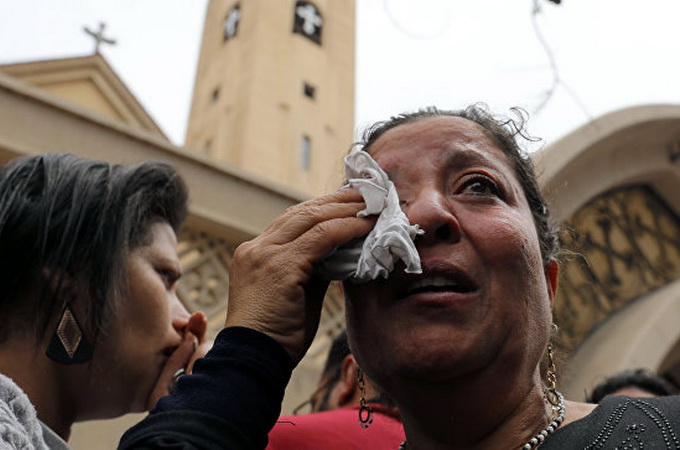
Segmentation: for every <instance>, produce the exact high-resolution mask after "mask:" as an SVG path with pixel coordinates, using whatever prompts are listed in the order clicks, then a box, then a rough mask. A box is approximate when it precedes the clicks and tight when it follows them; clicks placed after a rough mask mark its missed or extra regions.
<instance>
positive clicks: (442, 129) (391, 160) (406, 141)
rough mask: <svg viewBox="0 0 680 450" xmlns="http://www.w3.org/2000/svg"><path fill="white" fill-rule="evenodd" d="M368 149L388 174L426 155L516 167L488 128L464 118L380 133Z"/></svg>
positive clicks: (412, 124) (428, 121)
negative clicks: (491, 135)
mask: <svg viewBox="0 0 680 450" xmlns="http://www.w3.org/2000/svg"><path fill="white" fill-rule="evenodd" d="M368 152H369V153H370V154H371V156H372V157H373V158H374V159H375V160H376V161H377V162H378V164H379V165H380V166H381V167H382V168H383V169H384V170H385V171H386V172H387V173H388V174H390V173H392V172H396V171H398V169H399V167H401V166H403V165H405V164H406V165H408V164H409V162H412V161H413V160H414V159H415V158H420V157H424V156H425V155H427V157H428V158H435V159H436V158H439V159H441V161H440V163H441V164H444V163H445V161H448V160H451V159H452V158H455V159H458V160H460V161H464V160H469V161H470V162H474V161H478V162H483V163H486V164H497V165H502V166H504V168H507V169H511V170H512V164H511V162H510V159H509V158H508V155H507V154H506V153H505V152H504V151H503V150H502V149H501V148H500V147H499V146H498V144H497V143H496V142H495V141H494V140H493V139H492V138H491V137H490V136H489V135H488V133H487V132H486V130H485V129H484V128H483V127H482V126H481V125H479V124H477V123H475V122H473V121H471V120H468V119H464V118H461V117H451V116H443V117H442V116H438V117H428V118H423V119H419V120H417V121H415V122H410V123H406V124H402V125H398V126H396V127H394V128H392V129H390V130H388V131H386V132H385V133H384V134H383V135H382V136H380V137H379V138H378V139H377V140H376V141H375V142H374V143H373V145H372V146H371V147H370V148H369V149H368ZM513 172H514V170H513Z"/></svg>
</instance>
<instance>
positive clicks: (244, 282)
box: [226, 188, 375, 364]
mask: <svg viewBox="0 0 680 450" xmlns="http://www.w3.org/2000/svg"><path fill="white" fill-rule="evenodd" d="M365 206H366V205H365V204H364V201H363V198H362V197H361V195H360V194H359V193H358V192H357V191H355V190H354V189H349V188H343V189H340V190H338V191H336V192H335V193H333V194H329V195H325V196H323V197H319V198H317V199H314V200H310V201H307V202H304V203H301V204H299V205H295V206H292V207H290V208H288V209H287V210H286V211H285V212H284V213H283V214H282V215H281V216H279V217H278V218H277V219H276V220H275V221H274V222H273V223H272V224H271V225H270V226H269V227H268V228H267V229H266V230H265V231H264V232H263V233H262V234H261V235H259V236H258V237H256V238H255V239H253V240H252V241H249V242H246V243H244V244H241V245H240V246H239V247H238V249H237V250H236V252H235V254H234V259H233V261H232V264H231V270H230V277H229V279H230V282H229V302H228V305H227V322H226V326H244V327H249V328H253V329H255V330H258V331H261V332H263V333H266V334H268V335H269V336H271V337H272V338H274V339H275V340H276V341H278V342H279V343H280V344H281V345H282V346H283V347H284V349H285V350H286V351H287V352H288V354H289V355H290V357H291V360H292V362H293V363H294V364H297V363H298V362H299V361H300V359H302V357H303V356H304V353H305V352H306V351H307V348H308V347H309V345H310V344H311V342H312V339H313V338H314V335H315V334H316V330H317V328H318V326H319V318H320V315H321V306H322V301H323V297H324V295H325V293H326V290H327V288H328V281H324V280H322V279H321V278H320V277H318V276H315V269H314V266H315V264H316V263H318V262H319V261H321V260H322V259H323V258H324V257H325V256H327V255H328V254H329V253H330V252H331V251H332V250H333V249H335V248H336V247H339V246H340V245H342V244H344V243H346V242H348V241H350V240H352V239H356V238H359V237H362V236H365V235H366V234H368V233H369V231H370V230H371V228H372V227H373V225H374V224H375V218H373V217H369V218H357V217H356V214H357V213H358V212H359V211H361V210H362V209H364V208H365Z"/></svg>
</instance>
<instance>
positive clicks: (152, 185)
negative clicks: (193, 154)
mask: <svg viewBox="0 0 680 450" xmlns="http://www.w3.org/2000/svg"><path fill="white" fill-rule="evenodd" d="M187 196H188V194H187V189H186V186H185V184H184V182H183V181H182V179H181V177H180V176H179V175H178V174H177V172H176V171H175V170H174V169H173V168H172V167H171V166H170V165H168V164H165V163H161V162H146V163H142V164H138V165H134V166H131V167H124V166H121V165H118V164H110V163H107V162H103V161H95V160H91V159H87V158H83V157H78V156H74V155H70V154H67V153H48V154H43V155H37V156H30V157H24V158H19V159H16V160H13V161H10V162H9V163H7V164H5V165H3V166H1V167H0V314H2V317H3V320H2V322H0V342H1V341H3V340H5V339H7V337H8V336H9V333H10V332H11V331H12V328H11V327H12V326H16V325H17V322H16V321H23V322H28V321H30V322H28V323H32V324H33V326H34V327H35V333H36V336H37V337H38V338H42V337H43V336H44V335H45V333H46V327H47V326H48V324H49V322H50V318H51V317H52V316H53V315H54V313H55V309H56V308H59V307H60V305H61V304H60V303H59V301H58V300H59V297H60V293H61V291H62V289H64V285H65V284H67V282H73V283H75V284H76V285H77V287H78V288H79V289H80V291H79V292H83V293H84V294H85V295H87V296H88V298H89V301H90V303H89V305H86V306H87V308H86V309H87V312H86V315H87V317H85V318H84V321H83V319H81V323H83V322H84V323H83V324H84V325H85V324H86V325H85V329H86V330H89V332H90V333H91V338H92V340H93V341H94V340H95V339H96V336H97V335H98V334H99V332H100V331H101V330H102V329H103V327H104V325H105V321H106V319H107V317H108V314H109V312H110V310H111V307H112V305H111V304H110V303H111V301H115V298H117V295H116V294H117V291H118V290H119V289H120V288H121V286H122V285H123V282H124V278H123V273H122V272H123V270H124V260H125V258H126V257H127V255H128V253H129V251H130V250H131V249H134V248H136V247H139V246H143V245H145V244H147V243H148V235H149V229H150V226H151V225H152V224H153V223H156V222H165V223H168V224H169V225H170V226H171V227H172V228H173V230H175V232H178V230H179V228H180V226H181V224H182V222H183V221H184V218H185V216H186V211H187Z"/></svg>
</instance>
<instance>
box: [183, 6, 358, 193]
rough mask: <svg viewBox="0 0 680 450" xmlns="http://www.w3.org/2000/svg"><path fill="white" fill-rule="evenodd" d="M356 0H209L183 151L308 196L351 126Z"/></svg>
mask: <svg viewBox="0 0 680 450" xmlns="http://www.w3.org/2000/svg"><path fill="white" fill-rule="evenodd" d="M354 9H355V8H354V0H341V1H338V0H314V1H302V0H210V2H209V4H208V9H207V14H206V20H205V28H204V31H203V41H202V45H201V54H200V60H199V64H198V71H197V74H196V81H195V86H194V95H193V100H192V105H191V115H190V117H189V125H188V129H187V137H186V146H187V147H188V148H191V149H194V150H196V151H200V152H204V153H205V154H206V155H210V156H212V157H213V158H216V159H217V160H220V161H223V162H226V163H229V164H231V165H233V166H235V167H237V168H239V169H242V170H244V171H247V172H250V173H254V174H257V175H260V176H262V177H264V178H266V179H268V180H271V181H274V182H276V183H279V184H282V185H284V186H287V187H290V188H293V189H295V190H297V191H299V192H302V193H304V194H307V195H316V194H320V193H323V192H328V191H329V190H333V189H335V188H337V187H338V186H339V184H340V182H341V181H342V176H343V168H342V163H341V159H342V156H343V155H344V154H345V153H346V152H347V150H348V149H349V147H350V145H351V143H352V141H353V138H354V134H353V128H354V35H355V10H354Z"/></svg>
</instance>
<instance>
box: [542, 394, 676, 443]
mask: <svg viewBox="0 0 680 450" xmlns="http://www.w3.org/2000/svg"><path fill="white" fill-rule="evenodd" d="M581 405H583V404H581ZM658 444H662V445H664V444H665V445H666V447H663V448H680V396H667V397H654V398H632V397H625V396H611V397H606V398H605V399H604V400H603V401H602V403H601V404H599V405H598V406H597V407H595V408H593V409H592V411H591V412H590V413H589V414H587V415H585V416H584V417H582V418H580V419H578V420H575V421H573V422H571V423H569V424H566V425H564V426H563V427H562V428H560V429H558V430H557V432H555V434H554V435H553V436H552V437H551V438H550V439H548V440H546V443H545V444H544V448H545V449H546V450H547V449H562V448H564V449H566V448H576V447H579V448H581V447H583V448H614V447H621V448H642V447H643V446H644V447H651V448H656V447H652V446H653V445H658Z"/></svg>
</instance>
